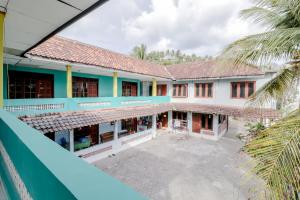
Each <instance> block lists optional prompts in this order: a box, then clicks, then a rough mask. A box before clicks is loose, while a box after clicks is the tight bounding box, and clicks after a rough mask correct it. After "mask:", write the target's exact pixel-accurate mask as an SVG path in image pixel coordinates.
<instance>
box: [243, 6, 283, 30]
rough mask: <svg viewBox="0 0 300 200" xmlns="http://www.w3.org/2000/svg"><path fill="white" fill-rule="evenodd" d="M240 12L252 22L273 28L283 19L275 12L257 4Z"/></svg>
mask: <svg viewBox="0 0 300 200" xmlns="http://www.w3.org/2000/svg"><path fill="white" fill-rule="evenodd" d="M240 14H241V17H242V18H245V19H251V20H252V22H253V23H254V24H261V25H263V26H266V27H267V28H274V27H276V26H277V25H278V24H279V23H281V22H282V21H283V20H284V17H283V16H282V15H279V14H278V13H277V12H275V11H272V10H270V9H267V8H263V7H257V6H254V7H252V8H249V9H244V10H242V11H241V13H240Z"/></svg>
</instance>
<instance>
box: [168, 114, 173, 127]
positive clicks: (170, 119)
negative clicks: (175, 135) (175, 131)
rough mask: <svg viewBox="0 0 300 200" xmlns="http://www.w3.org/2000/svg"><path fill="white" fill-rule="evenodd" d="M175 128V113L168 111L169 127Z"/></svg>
mask: <svg viewBox="0 0 300 200" xmlns="http://www.w3.org/2000/svg"><path fill="white" fill-rule="evenodd" d="M172 128H173V113H172V111H168V129H169V130H172Z"/></svg>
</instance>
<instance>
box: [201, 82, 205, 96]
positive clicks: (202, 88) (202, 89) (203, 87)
mask: <svg viewBox="0 0 300 200" xmlns="http://www.w3.org/2000/svg"><path fill="white" fill-rule="evenodd" d="M205 93H206V92H205V84H204V83H202V84H201V96H202V97H205Z"/></svg>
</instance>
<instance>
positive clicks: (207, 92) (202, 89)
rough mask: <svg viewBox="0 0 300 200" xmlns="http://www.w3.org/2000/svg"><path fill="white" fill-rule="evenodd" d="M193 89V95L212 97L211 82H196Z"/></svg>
mask: <svg viewBox="0 0 300 200" xmlns="http://www.w3.org/2000/svg"><path fill="white" fill-rule="evenodd" d="M195 90H196V91H195V97H202V98H208V97H213V83H196V84H195Z"/></svg>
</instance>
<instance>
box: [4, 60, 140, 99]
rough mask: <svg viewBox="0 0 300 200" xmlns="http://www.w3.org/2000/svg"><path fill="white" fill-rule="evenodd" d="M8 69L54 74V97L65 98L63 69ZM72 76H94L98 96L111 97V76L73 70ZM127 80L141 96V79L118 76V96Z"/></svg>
mask: <svg viewBox="0 0 300 200" xmlns="http://www.w3.org/2000/svg"><path fill="white" fill-rule="evenodd" d="M8 69H9V70H16V71H24V72H35V73H44V74H53V75H54V97H55V98H66V93H67V92H66V83H67V79H66V73H65V72H64V71H58V70H49V69H39V68H32V67H20V66H17V67H16V66H11V65H9V67H8ZM7 75H8V71H7V65H4V99H7V98H8V91H7V83H8V82H7V79H8V78H7ZM72 75H73V76H78V77H84V78H95V79H98V80H99V87H98V89H99V91H98V94H99V96H100V97H112V96H113V78H112V77H110V76H100V75H93V74H83V73H78V72H73V73H72ZM123 81H129V82H135V83H137V84H138V90H137V91H138V96H141V81H140V80H137V79H128V78H122V77H120V78H118V96H122V82H123Z"/></svg>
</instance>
